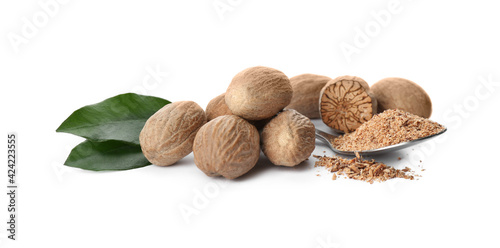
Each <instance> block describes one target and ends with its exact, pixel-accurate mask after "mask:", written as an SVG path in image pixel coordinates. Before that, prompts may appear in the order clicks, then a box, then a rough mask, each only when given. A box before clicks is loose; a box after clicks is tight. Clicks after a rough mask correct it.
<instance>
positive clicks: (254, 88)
mask: <svg viewBox="0 0 500 248" xmlns="http://www.w3.org/2000/svg"><path fill="white" fill-rule="evenodd" d="M409 96H411V97H409ZM386 109H400V110H398V111H405V112H404V113H406V112H409V113H411V114H414V115H418V116H420V117H422V118H428V117H429V116H430V115H431V112H432V104H431V101H430V98H429V96H428V95H427V93H426V92H425V91H424V90H423V89H422V88H421V87H420V86H418V85H417V84H415V83H413V82H411V81H409V80H406V79H402V78H386V79H382V80H381V81H379V82H377V83H376V84H374V85H373V86H372V87H371V88H370V87H369V85H368V84H367V83H366V82H365V81H364V80H363V79H361V78H359V77H354V76H341V77H337V78H335V79H331V78H329V77H326V76H320V75H314V74H302V75H298V76H295V77H292V78H290V79H289V78H288V77H287V76H286V75H285V74H284V73H283V72H281V71H279V70H276V69H273V68H269V67H263V66H256V67H251V68H248V69H245V70H243V71H241V72H240V73H238V74H236V75H235V76H234V78H233V79H232V81H231V83H230V84H229V86H228V88H227V90H226V92H225V93H223V94H221V95H219V96H217V97H215V98H214V99H212V100H211V101H210V103H209V104H208V105H207V108H206V111H204V110H203V109H202V108H201V107H200V106H199V105H198V104H196V103H195V102H192V101H180V102H174V103H171V104H168V105H166V106H165V107H163V108H162V109H160V110H159V111H158V112H156V113H155V114H154V115H152V116H151V117H150V118H149V119H148V121H147V122H146V124H145V126H144V128H143V129H142V131H141V133H140V137H139V140H140V144H141V149H142V151H143V154H144V155H145V157H146V158H147V159H148V160H149V161H150V162H151V163H153V164H155V165H158V166H168V165H172V164H174V163H176V162H177V161H179V160H180V159H182V158H183V157H185V156H187V155H188V154H190V153H191V152H193V153H194V162H195V164H196V166H197V167H198V168H199V169H200V170H202V171H203V172H204V173H205V174H206V175H208V176H223V177H225V178H229V179H234V178H237V177H240V176H242V175H244V174H245V173H247V172H248V171H249V170H251V169H252V168H253V167H254V166H255V165H256V163H257V161H258V159H259V156H260V151H261V150H262V152H263V153H264V155H265V156H266V157H267V158H268V159H269V161H271V162H272V163H273V164H275V165H279V166H289V167H291V166H295V165H298V164H300V163H301V162H302V161H304V160H306V159H308V158H309V157H310V156H311V153H312V152H313V150H314V148H315V127H314V125H313V123H312V122H311V120H310V119H312V118H321V119H322V120H323V122H324V123H325V124H326V125H327V126H329V127H331V128H332V129H333V130H335V131H337V132H343V133H346V135H348V133H350V132H354V131H356V130H357V129H358V128H359V127H360V126H362V125H363V123H365V122H368V121H369V120H371V119H372V117H373V116H375V115H376V114H377V113H381V112H383V111H384V110H386ZM344 139H346V138H344ZM337 143H338V142H337ZM320 160H321V161H323V162H322V163H323V165H324V162H325V161H327V159H324V158H321V159H320ZM334 160H335V161H337V162H335V163H336V164H337V165H346V164H348V163H346V162H345V161H344V160H342V159H338V158H337V159H334ZM328 161H330V162H331V161H333V160H328ZM346 161H347V160H346ZM353 161H354V160H353ZM353 161H351V162H353ZM355 162H356V163H354V165H356V166H359V164H360V163H361V164H362V166H365V165H370V163H371V165H376V166H379V165H380V164H376V163H375V162H374V161H373V162H370V163H367V162H363V161H362V160H360V159H359V158H358V159H357V160H356V161H355ZM344 167H345V166H344ZM351 167H352V166H350V165H349V166H348V169H345V170H346V171H347V170H351V169H352V170H354V169H353V168H351ZM349 168H350V169H349ZM356 168H358V167H356ZM377 168H379V169H382V167H377ZM379 169H377V170H376V171H375V172H376V173H378V170H379ZM354 171H355V170H354ZM381 171H382V172H387V173H389V174H388V176H387V177H386V178H387V179H389V178H392V177H391V175H393V176H394V175H395V176H394V177H400V176H398V175H400V174H397V173H396V174H391V173H392V172H393V170H392V169H391V168H388V167H384V168H383V169H382V170H381ZM372 172H373V171H372ZM367 173H370V172H367ZM349 178H353V179H356V178H368V177H365V176H364V175H362V174H361V175H360V176H352V177H351V176H350V177H349ZM372 178H374V177H370V180H371V179H372Z"/></svg>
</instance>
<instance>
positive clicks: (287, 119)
mask: <svg viewBox="0 0 500 248" xmlns="http://www.w3.org/2000/svg"><path fill="white" fill-rule="evenodd" d="M260 137H261V144H262V152H264V154H265V155H266V157H267V158H269V160H270V161H271V162H272V163H273V164H275V165H284V166H295V165H298V164H300V163H301V162H302V161H304V160H306V159H307V158H309V156H311V153H312V152H313V151H314V147H315V139H316V134H315V128H314V124H313V123H312V122H311V120H309V118H307V117H306V116H304V115H302V114H300V113H299V112H297V111H295V110H293V109H287V110H285V111H283V112H281V113H279V114H278V116H276V117H274V118H273V119H272V120H271V121H269V123H267V124H266V125H265V126H264V128H263V129H262V132H261V134H260Z"/></svg>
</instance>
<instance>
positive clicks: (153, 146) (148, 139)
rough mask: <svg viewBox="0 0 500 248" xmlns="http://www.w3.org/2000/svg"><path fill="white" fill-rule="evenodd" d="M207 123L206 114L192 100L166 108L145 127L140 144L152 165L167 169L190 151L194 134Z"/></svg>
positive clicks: (148, 121) (150, 119) (153, 116)
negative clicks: (166, 167)
mask: <svg viewBox="0 0 500 248" xmlns="http://www.w3.org/2000/svg"><path fill="white" fill-rule="evenodd" d="M206 122H207V117H206V115H205V111H203V109H202V108H201V107H200V106H199V105H198V104H196V103H195V102H192V101H181V102H174V103H170V104H167V105H165V106H164V107H163V108H161V109H160V110H158V111H157V112H156V113H155V114H153V115H152V116H151V117H150V118H149V119H148V120H147V121H146V124H145V125H144V128H143V129H142V131H141V133H140V135H139V141H140V144H141V149H142V152H143V153H144V156H145V157H146V158H147V159H148V160H149V162H151V163H152V164H155V165H159V166H168V165H171V164H174V163H175V162H177V161H179V160H180V159H182V158H183V157H185V156H187V155H188V154H189V153H191V151H192V150H193V141H194V138H195V136H196V132H197V131H198V129H200V127H201V126H203V125H204V124H205V123H206Z"/></svg>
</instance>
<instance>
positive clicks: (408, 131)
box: [333, 109, 445, 151]
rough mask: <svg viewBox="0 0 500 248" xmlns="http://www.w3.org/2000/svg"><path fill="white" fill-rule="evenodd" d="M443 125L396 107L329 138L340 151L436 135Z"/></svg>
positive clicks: (365, 148)
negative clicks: (354, 128)
mask: <svg viewBox="0 0 500 248" xmlns="http://www.w3.org/2000/svg"><path fill="white" fill-rule="evenodd" d="M444 129H445V127H444V126H442V125H440V124H439V123H436V122H434V121H431V120H429V119H426V118H422V117H420V116H417V115H414V114H410V113H408V112H405V111H403V110H399V109H389V110H386V111H384V112H383V113H380V114H377V115H375V116H373V118H371V119H370V120H369V121H367V122H365V123H363V124H362V125H361V126H359V127H358V128H357V129H356V131H354V132H352V133H347V134H345V135H343V136H340V137H338V138H336V139H334V140H333V145H334V146H335V148H337V149H339V150H341V151H366V150H373V149H377V148H381V147H385V146H390V145H395V144H399V143H402V142H406V141H411V140H416V139H420V138H424V137H427V136H431V135H434V134H437V133H439V132H441V131H443V130H444Z"/></svg>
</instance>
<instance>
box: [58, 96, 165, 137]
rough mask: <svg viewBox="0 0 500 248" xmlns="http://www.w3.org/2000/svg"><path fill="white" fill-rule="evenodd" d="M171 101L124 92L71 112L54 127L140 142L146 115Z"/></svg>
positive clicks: (72, 132) (78, 132) (71, 131)
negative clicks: (59, 124)
mask: <svg viewBox="0 0 500 248" xmlns="http://www.w3.org/2000/svg"><path fill="white" fill-rule="evenodd" d="M169 103H170V102H169V101H167V100H165V99H162V98H158V97H153V96H144V95H138V94H134V93H126V94H122V95H117V96H115V97H111V98H108V99H106V100H104V101H102V102H100V103H96V104H93V105H88V106H85V107H83V108H80V109H78V110H76V111H75V112H73V114H71V115H70V116H69V117H68V118H67V119H66V120H65V121H64V122H63V123H62V124H61V126H59V128H57V130H56V131H57V132H64V133H71V134H74V135H78V136H81V137H84V138H86V139H89V140H92V141H106V140H119V141H123V142H127V143H131V144H139V133H140V132H141V130H142V128H143V127H144V124H145V123H146V121H147V120H148V118H149V117H150V116H151V115H153V114H154V113H155V112H156V111H158V110H159V109H160V108H162V107H163V106H165V105H166V104H169Z"/></svg>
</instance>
